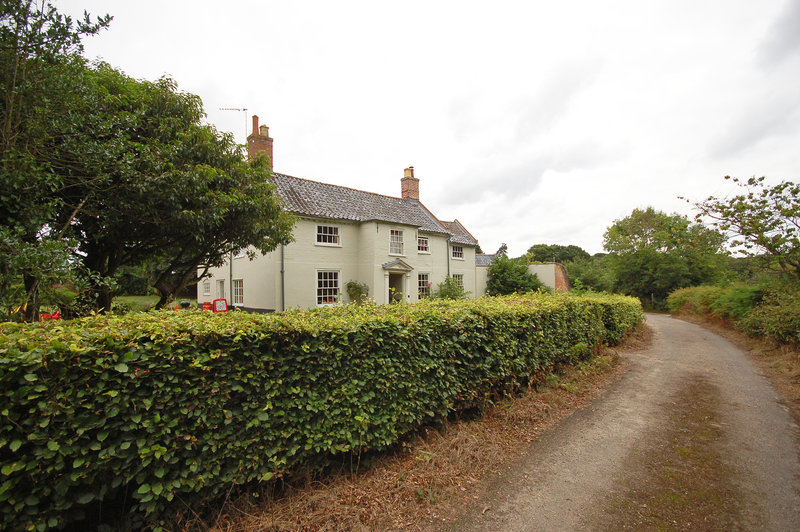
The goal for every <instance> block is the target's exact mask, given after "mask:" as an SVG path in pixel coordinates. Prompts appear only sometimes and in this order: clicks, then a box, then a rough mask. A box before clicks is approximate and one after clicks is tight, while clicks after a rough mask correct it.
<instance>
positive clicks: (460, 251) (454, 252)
mask: <svg viewBox="0 0 800 532" xmlns="http://www.w3.org/2000/svg"><path fill="white" fill-rule="evenodd" d="M450 256H451V257H453V258H454V259H456V260H464V246H453V247H451V248H450Z"/></svg>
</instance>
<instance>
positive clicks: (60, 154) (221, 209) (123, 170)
mask: <svg viewBox="0 0 800 532" xmlns="http://www.w3.org/2000/svg"><path fill="white" fill-rule="evenodd" d="M2 17H3V18H2V24H0V39H1V41H0V47H2V48H1V50H0V52H1V53H0V61H1V62H2V64H0V67H2V69H3V71H2V76H3V80H2V81H3V83H4V85H3V91H4V92H3V95H2V98H0V102H1V103H0V105H2V109H0V111H2V117H1V118H2V143H3V144H2V170H1V171H2V174H0V177H1V178H2V184H3V187H2V190H3V192H2V194H1V195H0V269H2V270H3V271H2V272H0V273H3V283H0V290H3V289H6V288H9V287H11V285H12V284H13V283H12V282H8V281H7V279H15V278H24V285H25V292H24V298H23V300H22V301H18V304H20V305H21V306H25V302H26V301H27V303H28V305H27V308H28V309H29V311H28V312H27V314H26V318H27V319H36V309H37V307H38V301H36V293H37V287H38V286H39V285H41V284H42V283H45V282H47V283H49V282H52V280H53V279H52V277H53V276H47V278H46V279H45V274H46V273H47V272H46V271H45V270H43V269H42V266H43V265H46V264H51V265H54V266H56V267H58V268H61V269H62V270H63V272H65V273H67V272H70V271H78V272H79V273H80V276H81V277H82V278H83V279H84V280H86V282H87V283H88V284H87V286H86V290H85V293H84V301H85V302H86V303H88V304H89V306H91V307H94V308H96V309H98V310H106V311H107V310H110V308H111V297H112V286H111V284H110V279H111V278H112V277H113V276H114V274H115V273H116V272H117V271H118V270H119V268H120V267H121V266H123V265H131V266H136V265H141V264H143V263H145V262H147V263H149V264H151V265H156V267H157V268H158V269H157V271H156V272H155V273H156V275H155V279H154V285H155V287H156V289H157V290H158V291H159V293H160V295H161V296H162V297H161V302H160V304H164V303H165V302H166V300H167V298H169V297H170V296H171V295H172V294H174V293H175V292H177V291H178V290H180V289H181V288H182V287H184V286H186V285H187V284H190V283H193V282H195V280H196V273H197V269H198V267H202V266H204V265H205V266H216V265H220V264H221V262H222V261H224V259H225V257H226V256H228V254H230V253H235V252H238V251H239V250H242V249H246V248H250V249H255V250H258V251H261V252H264V253H265V252H269V251H271V250H273V249H275V247H276V246H277V245H279V244H280V243H285V242H288V240H289V239H290V238H291V234H290V233H291V224H292V221H291V218H290V217H289V216H288V214H286V213H285V212H283V211H282V209H281V205H280V202H279V200H278V197H277V195H276V193H275V190H274V186H273V185H272V184H271V183H270V180H269V178H270V171H269V168H268V165H267V164H265V161H264V160H263V159H256V160H253V161H247V160H246V159H245V157H244V151H243V149H242V147H241V146H238V145H236V144H235V143H234V142H233V139H232V137H231V136H230V135H224V134H220V133H219V132H218V131H216V130H215V129H214V128H213V127H211V126H208V125H204V124H203V123H202V121H203V118H204V114H203V109H202V103H201V101H200V99H199V98H198V97H197V96H194V95H191V94H186V93H183V92H180V91H178V90H177V87H176V84H175V82H174V81H173V80H171V79H169V78H163V79H161V80H158V81H156V82H148V81H141V80H135V79H132V78H130V77H128V76H126V75H125V74H123V73H122V72H119V71H117V70H115V69H113V68H111V67H109V66H108V65H105V64H99V65H95V66H90V65H88V64H86V62H85V61H84V60H83V59H82V58H81V57H80V55H79V51H80V46H79V44H80V38H81V36H83V35H86V34H91V33H95V32H97V31H98V30H99V29H101V28H102V27H105V25H107V24H108V21H109V18H108V17H105V18H102V19H100V20H99V21H98V22H96V23H92V22H91V21H90V20H89V18H88V17H87V18H86V19H85V20H84V21H82V22H80V23H78V24H74V23H73V21H71V20H70V19H69V18H67V17H64V16H62V15H60V14H58V13H57V11H56V10H55V9H54V8H53V7H52V6H50V5H49V4H48V3H47V2H42V3H41V4H34V3H32V2H4V3H2ZM45 243H47V244H48V245H44V244H45ZM45 251H47V252H49V253H50V254H51V255H53V256H52V257H47V259H48V260H43V257H42V256H43V253H44V252H45ZM67 253H69V254H71V258H69V259H65V257H66V256H67V255H66V254H67ZM9 292H11V290H10V289H7V290H5V291H4V292H3V293H0V296H3V295H4V294H7V293H9Z"/></svg>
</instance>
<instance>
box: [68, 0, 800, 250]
mask: <svg viewBox="0 0 800 532" xmlns="http://www.w3.org/2000/svg"><path fill="white" fill-rule="evenodd" d="M55 5H56V6H57V7H58V8H59V9H60V10H61V11H62V12H64V13H67V14H80V13H82V12H83V10H87V11H88V12H89V13H91V14H93V15H98V14H106V13H108V14H110V15H112V16H113V17H114V20H113V22H112V23H111V27H110V29H109V30H107V31H105V32H103V33H102V34H101V35H99V36H96V37H92V38H89V39H87V40H86V41H85V55H86V56H87V57H88V58H90V59H95V58H102V59H103V60H104V61H106V62H108V63H110V64H111V65H113V66H115V67H117V68H119V69H121V70H123V71H125V72H126V73H127V74H129V75H131V76H133V77H136V78H142V79H148V80H153V79H156V78H159V77H161V76H163V75H168V76H171V77H172V78H174V79H175V80H176V81H177V82H178V84H179V87H180V89H181V90H183V91H187V92H191V93H194V94H197V95H199V96H200V97H201V98H202V99H203V102H204V105H205V110H206V113H207V115H208V122H209V123H211V124H213V125H215V126H216V127H217V128H218V129H220V130H222V131H227V132H231V133H233V134H234V135H235V136H236V138H237V140H238V141H240V142H244V137H245V133H246V132H247V133H249V129H250V123H251V121H250V118H249V117H250V115H252V114H257V115H258V116H259V117H260V119H261V123H262V124H266V125H268V126H269V127H270V136H272V138H274V139H275V144H274V167H275V170H276V171H278V172H281V173H286V174H289V175H294V176H297V177H304V178H308V179H313V180H317V181H323V182H327V183H334V184H339V185H345V186H349V187H354V188H358V189H363V190H369V191H372V192H378V193H382V194H387V195H393V196H398V195H399V194H400V178H401V177H402V176H403V168H405V167H407V166H409V165H413V166H414V167H415V175H416V177H418V178H419V179H420V196H421V198H420V199H421V200H422V202H423V203H424V204H425V205H426V206H427V207H428V208H429V209H430V210H431V211H433V213H434V214H435V215H437V216H438V217H439V218H440V219H443V220H452V219H453V218H457V219H458V220H460V221H461V222H462V223H463V224H464V225H465V226H466V227H467V228H468V229H469V230H470V232H472V234H473V235H474V236H475V237H476V238H477V239H478V240H479V241H480V244H481V247H482V248H483V249H484V251H486V252H493V251H494V250H496V249H497V248H498V247H499V245H500V244H501V243H502V242H506V243H507V244H508V246H509V252H510V254H511V255H512V256H517V255H521V254H522V253H524V252H525V251H526V250H527V249H528V247H530V246H531V245H533V244H537V243H548V244H575V245H578V246H581V247H583V248H584V249H586V250H587V251H589V252H590V253H596V252H599V251H602V241H603V232H604V231H605V229H606V228H607V227H608V226H609V225H610V224H611V223H613V221H614V220H615V219H620V218H623V217H625V216H627V215H628V214H630V212H631V211H632V210H633V209H634V208H636V207H646V206H648V205H652V206H654V207H656V208H657V209H660V210H664V211H667V212H670V213H671V212H680V213H682V214H691V213H692V209H691V207H690V206H689V205H687V204H686V203H684V202H682V201H681V200H679V199H678V198H677V196H687V197H690V198H692V199H696V200H701V199H704V198H705V197H707V196H708V195H710V194H714V195H723V196H724V195H726V194H729V193H730V192H732V190H733V189H732V188H731V185H730V184H729V183H728V182H725V181H724V180H723V176H725V175H734V176H739V177H750V176H753V175H758V176H761V175H765V176H767V179H768V180H769V181H771V182H778V181H783V180H791V181H797V180H798V178H800V1H798V0H760V1H758V2H755V1H752V0H724V1H723V0H720V1H707V0H703V1H698V0H691V1H684V0H665V1H644V0H631V1H607V2H597V1H590V0H586V1H566V0H562V1H559V2H555V1H553V0H549V1H518V2H504V1H497V0H495V1H493V2H486V1H483V2H469V1H463V0H462V1H458V2H437V1H434V0H427V1H425V2H416V1H408V0H407V1H405V2H401V3H398V2H392V3H388V2H376V1H367V2H349V1H344V0H341V1H337V2H330V1H313V2H312V1H307V2H305V1H291V2H290V1H285V0H284V1H268V0H260V1H257V2H244V1H241V2H237V1H234V0H229V1H227V2H222V1H219V0H215V1H201V0H192V1H184V0H180V1H178V0H159V1H152V0H137V1H136V2H130V1H125V2H122V1H109V0H104V1H95V0H57V1H56V2H55ZM222 107H233V108H246V109H247V113H246V114H245V113H244V112H241V111H239V112H237V111H221V110H220V108H222Z"/></svg>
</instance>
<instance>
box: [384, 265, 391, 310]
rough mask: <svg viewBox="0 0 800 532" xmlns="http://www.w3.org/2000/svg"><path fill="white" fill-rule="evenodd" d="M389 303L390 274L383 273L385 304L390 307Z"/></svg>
mask: <svg viewBox="0 0 800 532" xmlns="http://www.w3.org/2000/svg"><path fill="white" fill-rule="evenodd" d="M389 303H390V300H389V272H383V304H384V305H388V304H389Z"/></svg>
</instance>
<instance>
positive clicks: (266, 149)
mask: <svg viewBox="0 0 800 532" xmlns="http://www.w3.org/2000/svg"><path fill="white" fill-rule="evenodd" d="M259 153H266V154H267V157H269V168H270V170H271V169H272V139H271V138H270V136H269V128H268V127H267V126H261V127H258V115H253V132H252V133H251V134H250V135H248V136H247V156H248V157H249V158H250V159H252V158H253V157H255V156H256V155H258V154H259Z"/></svg>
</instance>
